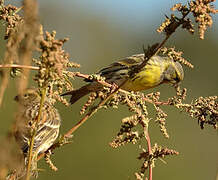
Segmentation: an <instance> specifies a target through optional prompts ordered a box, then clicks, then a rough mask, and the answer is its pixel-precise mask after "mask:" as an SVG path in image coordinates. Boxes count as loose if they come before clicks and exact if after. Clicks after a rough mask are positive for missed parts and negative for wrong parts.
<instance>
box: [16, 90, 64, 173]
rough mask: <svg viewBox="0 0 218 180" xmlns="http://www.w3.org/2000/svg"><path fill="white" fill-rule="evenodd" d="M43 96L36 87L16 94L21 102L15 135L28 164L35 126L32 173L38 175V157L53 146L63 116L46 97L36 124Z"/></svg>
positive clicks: (17, 100) (19, 102)
mask: <svg viewBox="0 0 218 180" xmlns="http://www.w3.org/2000/svg"><path fill="white" fill-rule="evenodd" d="M40 99H41V96H40V94H39V92H38V90H37V89H36V88H28V89H25V90H24V92H22V93H20V94H18V95H17V96H15V98H14V100H15V101H16V102H18V104H19V111H18V113H17V116H16V119H17V121H16V123H15V127H14V136H15V139H16V141H17V143H18V145H19V146H20V148H21V150H22V152H23V155H24V162H25V165H27V158H28V152H29V149H30V141H31V138H32V134H33V128H35V131H36V133H35V136H34V142H33V149H32V154H33V156H32V162H31V174H32V176H35V177H37V176H38V172H37V157H38V155H40V154H41V153H44V152H45V151H47V150H48V149H49V147H51V145H52V144H53V143H54V142H55V140H56V139H57V137H58V135H59V128H60V125H61V117H60V114H59V112H58V110H57V109H56V108H55V107H54V106H53V105H52V104H51V103H50V101H49V98H47V97H46V98H45V101H44V103H43V106H42V111H41V116H40V120H39V122H38V124H36V121H37V116H38V113H39V108H40Z"/></svg>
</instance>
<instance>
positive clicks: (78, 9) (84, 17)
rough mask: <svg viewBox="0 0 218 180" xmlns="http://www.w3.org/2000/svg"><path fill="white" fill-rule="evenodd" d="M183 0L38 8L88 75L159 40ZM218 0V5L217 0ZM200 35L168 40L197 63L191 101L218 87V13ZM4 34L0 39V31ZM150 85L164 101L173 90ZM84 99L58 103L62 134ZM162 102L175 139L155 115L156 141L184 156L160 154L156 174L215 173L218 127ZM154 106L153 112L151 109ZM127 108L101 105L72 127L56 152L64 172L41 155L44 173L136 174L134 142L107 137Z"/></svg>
mask: <svg viewBox="0 0 218 180" xmlns="http://www.w3.org/2000/svg"><path fill="white" fill-rule="evenodd" d="M178 2H182V3H186V1H182V0H179V1H176V0H174V1H165V0H158V1H152V0H135V1H132V0H125V1H123V0H110V1H109V0H108V1H102V0H72V1H70V0H62V1H58V0H46V1H43V0H39V14H40V21H41V23H42V24H43V26H44V30H47V31H52V30H56V31H57V37H58V38H64V37H69V38H70V40H69V41H68V42H67V43H66V45H65V49H66V51H67V52H69V54H70V57H71V59H72V61H74V62H77V63H79V64H81V68H80V69H79V70H80V71H81V72H83V73H86V74H89V73H94V72H96V71H97V70H98V69H100V68H101V67H104V66H106V65H108V64H110V63H112V62H114V61H115V60H117V59H120V58H123V57H126V56H130V55H133V54H137V53H142V52H143V50H142V47H143V45H145V46H147V45H151V44H153V43H156V42H159V41H161V40H162V38H163V37H164V36H163V35H161V34H158V33H157V32H156V29H157V28H158V27H159V25H160V24H161V22H162V21H163V20H164V16H165V15H170V13H171V12H170V7H172V5H173V4H175V3H178ZM214 4H215V5H216V7H217V8H218V2H216V3H214ZM1 31H2V30H1ZM1 33H2V32H1ZM197 34H198V33H197V32H196V33H195V35H194V36H193V35H190V34H189V33H188V32H186V31H184V30H178V31H177V32H176V33H175V34H174V35H173V36H172V37H171V38H170V39H169V41H168V42H167V46H168V47H173V46H175V47H176V49H177V50H180V51H183V52H184V57H185V58H187V59H188V60H189V61H190V62H191V63H193V64H194V66H195V68H194V69H193V70H192V69H189V68H187V67H184V69H185V79H184V81H183V83H182V87H186V88H187V89H188V96H187V102H189V103H190V102H191V100H192V99H194V98H196V97H199V96H212V95H217V94H218V71H217V70H218V69H217V67H218V53H217V51H218V16H214V24H213V27H212V28H209V29H208V30H207V32H206V34H205V40H200V39H199V38H198V35H197ZM0 37H1V42H2V35H1V36H0ZM2 50H3V49H1V56H2ZM76 71H78V69H76ZM14 84H15V83H14V80H12V81H11V83H10V84H9V88H8V90H7V92H6V96H5V99H4V103H3V105H2V107H1V108H0V116H1V121H2V122H1V123H4V124H3V125H1V127H0V136H1V137H4V136H5V134H6V133H7V131H8V129H9V128H10V127H11V123H12V122H13V119H14V113H11V112H15V111H16V104H15V102H14V101H13V97H14V96H15V95H16V92H15V90H14V88H15V85H14ZM82 84H84V82H83V81H82V79H76V81H75V83H74V86H75V87H80V86H82ZM152 91H160V92H161V97H162V100H165V99H167V97H170V96H172V95H174V94H175V92H174V90H173V88H171V87H169V86H167V85H163V86H161V87H157V88H155V89H153V90H152ZM147 92H151V91H146V93H147ZM85 101H86V98H84V99H82V100H80V101H79V102H78V103H77V104H75V105H73V106H70V107H68V108H66V107H64V106H63V105H61V104H58V106H57V107H58V109H59V111H60V113H61V116H62V120H63V122H62V129H61V132H62V133H64V132H65V131H66V130H68V129H69V128H71V127H72V126H73V125H74V124H75V123H76V122H77V121H78V120H79V119H80V118H81V117H80V115H79V110H80V108H81V106H82V104H83V103H84V102H85ZM163 109H164V110H165V112H167V113H168V119H167V127H168V133H169V135H170V139H165V138H164V137H163V136H162V134H161V133H160V131H159V127H158V125H157V124H155V123H154V122H153V121H151V123H150V133H151V141H152V143H153V144H154V143H155V142H157V143H158V144H160V145H163V146H167V147H169V148H172V149H176V150H178V151H179V152H180V155H179V156H176V157H175V156H174V157H168V158H166V159H165V160H166V161H167V164H164V163H163V162H161V161H157V162H156V167H155V168H154V173H153V174H154V175H153V179H156V180H157V179H162V180H164V179H176V180H184V179H192V180H215V179H216V174H217V172H218V143H217V131H216V130H214V129H212V128H211V127H206V128H205V129H204V130H201V129H200V127H199V126H198V124H197V120H195V119H191V118H189V117H188V116H187V115H186V114H185V113H180V112H178V110H176V109H175V108H173V107H164V108H163ZM149 110H150V112H151V114H152V113H153V111H152V108H149ZM126 113H127V109H126V108H123V107H121V108H119V110H107V111H105V110H100V111H99V112H98V113H97V114H95V115H94V116H93V117H92V118H90V119H89V120H88V121H87V122H86V123H85V124H84V125H83V126H82V127H81V128H79V129H78V130H77V131H76V132H75V134H74V138H73V143H72V144H70V145H66V146H64V147H62V148H60V149H57V150H56V151H55V155H54V156H53V158H52V159H53V160H54V163H55V165H57V167H58V169H59V171H57V172H55V173H54V172H52V170H50V169H49V168H48V166H47V165H46V164H45V163H44V161H43V160H42V161H41V162H40V168H43V169H45V170H46V172H42V173H41V174H40V177H39V179H42V180H44V179H46V180H49V179H52V180H59V179H77V180H92V179H95V180H96V179H104V180H111V179H114V180H118V179H119V180H125V179H134V172H136V171H138V170H139V168H140V166H141V162H140V161H139V160H137V157H138V154H139V151H138V148H137V147H136V146H137V145H127V146H125V147H120V148H117V149H112V148H111V147H110V146H109V144H108V143H109V142H110V141H111V140H112V139H113V137H115V136H116V133H117V132H118V130H119V128H120V124H121V119H122V118H124V117H126V116H127V115H128V114H126Z"/></svg>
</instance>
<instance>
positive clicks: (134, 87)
mask: <svg viewBox="0 0 218 180" xmlns="http://www.w3.org/2000/svg"><path fill="white" fill-rule="evenodd" d="M143 60H144V54H137V55H133V56H130V57H127V58H125V59H122V60H120V61H118V62H114V63H112V64H111V65H109V66H108V67H106V68H103V69H102V70H100V71H99V72H98V73H97V74H99V75H100V76H103V77H105V79H106V81H107V82H109V83H115V84H117V85H118V86H119V85H120V84H122V83H123V82H124V81H126V79H128V80H127V82H126V83H125V84H124V85H123V86H122V87H121V88H122V89H124V90H127V91H142V90H146V89H150V88H153V87H156V86H158V85H160V84H162V83H172V84H176V83H178V82H180V81H182V80H183V78H184V72H183V68H182V66H181V64H180V63H179V62H175V61H173V60H171V59H170V58H168V57H161V56H153V57H152V58H151V59H150V60H149V61H148V62H147V64H146V66H145V67H144V68H142V69H141V70H140V72H138V73H136V74H135V75H134V76H133V77H131V78H130V77H129V74H130V72H131V70H132V69H133V68H134V67H135V66H137V65H139V64H140V63H142V61H143ZM101 87H102V86H101V85H99V83H97V82H92V83H90V84H88V85H85V86H83V87H81V88H80V89H77V90H73V91H71V92H67V93H65V94H63V95H72V96H71V100H70V102H71V103H72V104H73V103H75V102H76V101H77V100H78V99H80V98H81V97H83V96H85V95H86V94H88V93H90V92H93V91H98V90H99V89H101Z"/></svg>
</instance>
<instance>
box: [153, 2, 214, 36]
mask: <svg viewBox="0 0 218 180" xmlns="http://www.w3.org/2000/svg"><path fill="white" fill-rule="evenodd" d="M213 2H215V0H195V1H190V2H189V3H188V5H182V4H180V3H178V4H175V5H174V6H173V7H172V8H171V10H172V11H176V10H177V11H178V12H180V13H181V15H182V18H179V17H177V16H175V15H174V14H171V17H170V18H169V17H167V16H166V20H165V21H164V22H163V23H162V25H161V26H160V27H159V28H158V29H157V31H158V32H165V33H166V35H170V34H171V33H173V32H174V31H175V28H176V27H177V26H178V25H180V24H181V25H182V28H184V29H186V30H188V31H189V32H190V33H191V34H194V25H193V24H192V22H191V20H190V19H189V18H186V16H187V15H188V14H189V13H192V14H193V16H194V18H195V22H196V23H198V30H199V36H200V38H201V39H204V34H205V31H206V30H207V28H208V27H210V26H212V24H213V20H212V16H211V14H216V13H218V10H217V9H215V8H214V6H213V4H212V3H213Z"/></svg>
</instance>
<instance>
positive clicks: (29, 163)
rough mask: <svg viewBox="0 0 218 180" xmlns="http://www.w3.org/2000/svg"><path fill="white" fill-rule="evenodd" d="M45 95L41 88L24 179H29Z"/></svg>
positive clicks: (44, 90)
mask: <svg viewBox="0 0 218 180" xmlns="http://www.w3.org/2000/svg"><path fill="white" fill-rule="evenodd" d="M45 95H46V88H43V89H42V97H41V99H40V106H39V112H38V116H37V119H36V123H35V127H34V129H33V135H32V137H31V140H30V146H29V153H28V164H27V170H26V180H29V179H30V171H31V164H32V158H33V146H34V139H35V136H36V133H37V129H38V124H39V122H40V120H41V113H42V108H43V104H44V100H45Z"/></svg>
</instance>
